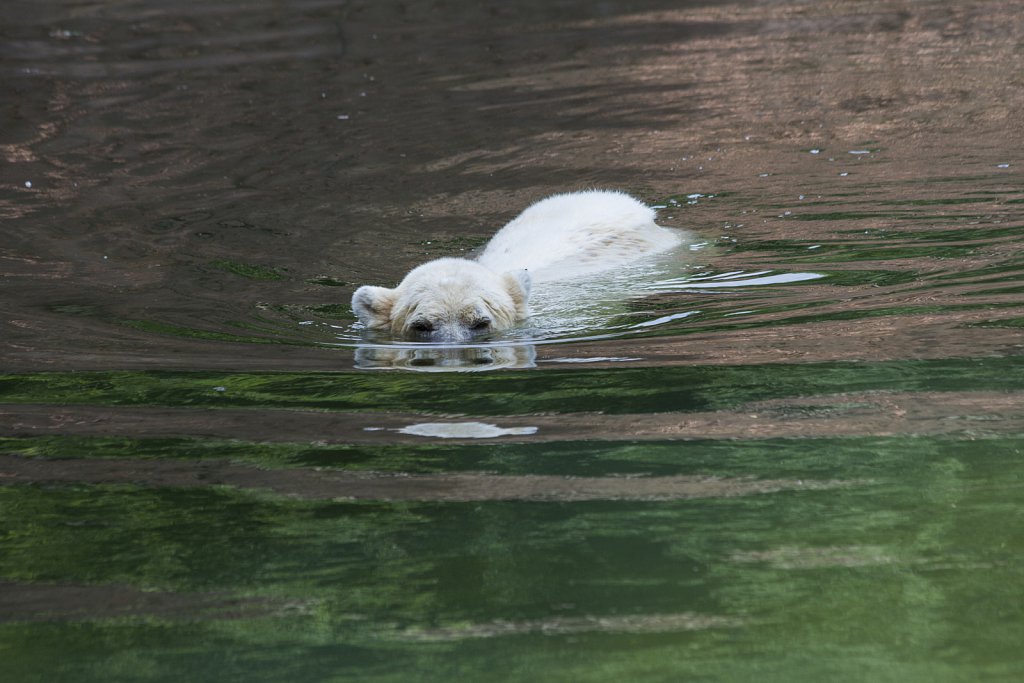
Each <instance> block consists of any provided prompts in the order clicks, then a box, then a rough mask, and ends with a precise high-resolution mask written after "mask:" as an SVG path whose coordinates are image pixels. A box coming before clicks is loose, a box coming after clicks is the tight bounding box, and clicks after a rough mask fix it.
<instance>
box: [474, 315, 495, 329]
mask: <svg viewBox="0 0 1024 683" xmlns="http://www.w3.org/2000/svg"><path fill="white" fill-rule="evenodd" d="M490 326H491V319H490V318H477V319H476V320H474V321H473V326H472V330H473V331H474V332H483V331H484V330H486V329H487V328H489V327H490Z"/></svg>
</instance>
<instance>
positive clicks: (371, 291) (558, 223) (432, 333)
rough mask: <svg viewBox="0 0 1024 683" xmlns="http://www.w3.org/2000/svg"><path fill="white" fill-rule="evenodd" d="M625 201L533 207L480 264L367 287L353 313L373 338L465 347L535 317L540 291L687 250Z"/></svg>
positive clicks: (427, 269) (564, 199) (619, 197)
mask: <svg viewBox="0 0 1024 683" xmlns="http://www.w3.org/2000/svg"><path fill="white" fill-rule="evenodd" d="M654 218H655V212H654V210H653V209H651V208H650V207H647V206H645V205H644V204H642V203H641V202H639V201H637V200H636V199H634V198H633V197H631V196H629V195H627V194H624V193H622V192H610V191H597V190H595V191H587V192H573V193H569V194H559V195H554V196H552V197H548V198H547V199H543V200H541V201H539V202H537V203H536V204H533V205H532V206H530V207H528V208H527V209H526V210H525V211H523V212H522V213H521V214H519V216H517V217H516V218H515V219H513V220H512V221H511V222H510V223H509V224H508V225H506V226H505V227H504V228H502V229H501V230H499V231H498V232H497V234H495V235H494V237H492V238H491V241H490V242H488V243H487V246H486V248H485V249H484V251H483V252H482V253H481V254H480V255H479V256H478V257H477V258H476V259H475V260H470V259H462V258H441V259H437V260H436V261H430V262H428V263H424V264H423V265H421V266H419V267H417V268H414V269H413V270H412V271H410V272H409V274H408V275H406V276H405V279H403V280H402V282H401V283H400V284H399V285H398V286H397V287H395V288H394V289H387V288H385V287H373V286H363V287H360V288H359V289H357V290H356V292H355V294H354V295H353V296H352V310H353V311H354V312H355V314H356V316H357V317H358V318H359V320H360V321H361V322H362V323H363V324H364V325H365V326H366V327H368V328H369V329H372V330H384V331H390V332H391V334H392V335H394V336H395V337H400V338H405V339H409V340H414V341H424V342H440V343H464V342H468V341H472V340H473V339H474V338H478V337H482V336H484V335H487V334H490V333H492V332H498V331H501V330H506V329H509V328H511V327H514V326H515V325H516V324H517V323H519V322H521V321H523V320H525V319H526V318H527V317H528V316H529V307H528V301H529V297H530V289H531V287H532V286H533V285H534V284H538V283H544V282H553V281H561V280H567V279H572V278H579V277H583V276H589V275H594V274H597V273H601V272H605V271H610V270H614V269H617V268H622V267H624V266H628V265H631V264H633V263H636V262H638V261H642V260H644V259H646V258H648V257H650V256H653V255H655V254H659V253H661V252H664V251H667V250H669V249H671V248H673V247H675V246H677V245H679V244H680V243H681V242H682V238H681V237H680V236H679V235H678V234H677V233H675V232H674V231H672V230H669V229H668V228H663V227H661V226H659V225H656V224H655V222H654Z"/></svg>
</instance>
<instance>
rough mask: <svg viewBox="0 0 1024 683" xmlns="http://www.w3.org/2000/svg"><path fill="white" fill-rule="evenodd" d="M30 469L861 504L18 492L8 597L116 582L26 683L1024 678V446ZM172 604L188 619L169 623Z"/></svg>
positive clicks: (5, 560)
mask: <svg viewBox="0 0 1024 683" xmlns="http://www.w3.org/2000/svg"><path fill="white" fill-rule="evenodd" d="M3 450H4V451H5V452H16V453H17V452H22V453H27V454H31V455H33V456H39V455H46V456H48V457H66V458H76V457H82V456H90V457H103V458H112V459H132V458H157V459H161V460H166V459H181V460H184V461H190V460H194V459H196V458H201V459H203V460H204V461H207V460H211V459H218V458H231V459H234V460H237V461H240V462H249V463H252V464H255V465H258V466H261V467H276V468H289V467H301V466H310V465H311V464H313V463H316V464H317V465H319V466H321V467H338V468H348V467H351V468H355V469H358V468H363V467H366V466H367V464H368V463H372V466H373V468H374V469H375V470H387V469H389V466H390V468H396V469H399V470H401V471H418V470H426V471H434V470H439V471H457V470H461V469H464V468H467V467H469V468H474V469H475V468H482V469H486V470H488V471H493V472H494V476H495V477H500V476H506V475H510V474H524V473H550V472H559V473H562V472H567V471H568V472H573V473H576V474H581V473H585V474H599V475H606V474H608V473H612V472H614V473H630V474H634V475H641V474H644V475H649V476H664V475H669V474H711V475H715V476H719V477H745V478H746V477H751V478H773V479H791V480H803V481H814V480H821V479H823V478H828V479H830V480H834V479H837V478H838V479H840V480H842V482H843V484H842V485H841V486H835V487H833V488H828V489H827V490H816V491H788V492H779V493H769V494H760V493H759V494H751V495H739V496H736V497H727V498H710V499H699V498H694V499H689V500H676V501H612V502H608V501H605V502H601V501H586V502H566V501H560V502H501V501H498V502H487V501H483V502H471V503H430V502H414V503H387V502H366V501H361V502H355V501H339V500H319V501H310V500H301V499H297V498H296V497H288V496H274V495H268V494H265V493H260V492H258V491H240V490H237V489H233V488H227V487H214V488H191V489H180V488H177V489H176V488H160V487H155V488H154V487H148V486H138V485H125V486H114V485H92V486H85V485H64V486H25V487H5V488H3V489H0V501H2V502H0V509H2V512H3V519H4V522H3V546H4V554H3V556H2V559H0V572H2V574H3V576H4V577H5V579H6V580H7V581H10V582H13V584H14V585H32V586H36V587H42V588H45V587H46V586H63V585H68V584H71V585H85V586H90V587H92V590H93V591H94V592H95V596H93V598H92V600H94V601H95V604H93V605H92V607H91V609H92V610H93V611H95V612H99V615H100V616H99V618H96V617H94V616H91V615H90V614H88V613H84V614H83V613H80V612H79V611H78V608H76V607H75V606H74V605H67V604H63V605H62V604H55V605H52V608H53V609H54V611H55V612H56V613H55V614H53V615H51V616H50V617H49V618H48V617H47V615H46V613H45V612H43V613H37V614H31V618H29V619H28V620H26V621H20V620H18V621H15V622H14V623H7V624H4V625H3V626H2V627H0V634H2V637H3V643H4V669H5V671H7V672H8V674H10V675H11V676H13V677H12V678H9V680H25V681H34V680H40V681H42V680H49V681H57V680H69V681H79V680H104V679H105V680H184V679H188V680H211V681H212V680H225V679H228V680H232V679H235V678H243V677H244V678H245V679H247V680H267V681H280V680H293V681H306V680H373V681H376V680H381V681H390V680H396V681H397V680H423V681H437V680H451V679H452V678H463V679H467V678H468V679H470V680H509V681H513V680H526V679H528V678H531V677H534V676H537V675H542V677H543V678H544V679H546V680H595V681H597V680H610V679H617V680H621V679H623V678H626V679H630V680H641V679H642V680H678V679H679V677H686V678H689V677H693V678H697V679H701V678H707V679H713V680H737V681H740V680H750V679H752V678H757V679H765V680H779V681H782V680H794V679H800V680H815V679H816V680H821V679H826V680H865V678H868V679H872V680H893V681H896V680H903V681H905V680H926V679H933V680H942V681H959V680H978V679H979V678H989V679H996V680H1012V679H1013V678H1015V677H1016V676H1019V675H1020V674H1021V673H1022V672H1024V669H1022V664H1021V660H1020V657H1019V644H1020V642H1021V639H1022V638H1024V622H1022V619H1021V616H1022V615H1021V611H1022V609H1024V608H1022V604H1021V601H1020V597H1021V586H1022V585H1024V575H1022V566H1024V563H1022V559H1024V541H1022V539H1024V515H1022V513H1021V509H1020V505H1019V502H1020V499H1021V494H1022V491H1024V440H1022V439H1021V438H1019V437H1012V438H1011V437H980V438H972V437H968V436H949V437H932V438H920V437H893V438H885V437H878V438H850V439H772V440H763V441H757V440H754V441H737V442H730V443H722V442H714V441H711V442H709V441H700V440H695V441H688V442H678V443H667V442H651V443H643V444H639V443H629V444H620V445H610V444H601V443H564V444H558V445H556V446H553V447H536V446H530V445H527V444H523V445H505V446H501V447H500V448H498V449H485V448H480V447H477V446H454V447H447V448H437V447H432V448H402V447H384V448H377V449H368V450H366V451H360V449H356V448H351V447H337V448H330V447H320V448H317V447H311V446H309V445H308V444H306V445H303V446H295V445H277V446H268V445H266V444H248V443H244V442H223V443H206V442H202V441H199V442H190V441H180V440H179V441H158V442H155V443H153V442H150V441H148V440H137V441H120V442H116V443H112V442H111V441H110V440H103V439H96V440H90V439H59V438H58V439H31V438H26V439H8V440H6V441H5V442H4V443H3ZM111 586H114V587H120V586H130V587H132V588H133V589H134V590H137V591H140V592H141V593H140V595H139V596H137V597H136V599H135V604H136V606H135V607H134V608H131V609H127V610H126V613H124V614H118V613H117V610H118V608H122V609H123V608H124V607H123V605H119V604H116V603H114V604H112V603H108V602H107V601H106V599H105V596H104V594H105V592H106V591H107V590H108V589H109V588H108V587H111ZM154 595H157V596H170V597H165V598H164V600H163V601H162V602H160V603H159V604H152V605H151V604H150V603H147V598H151V597H152V596H154ZM90 602H91V601H90ZM224 602H228V604H226V605H225V604H221V603H224ZM146 605H150V606H149V609H150V610H152V611H153V612H154V613H148V614H147V613H146V611H147V608H146ZM16 614H18V616H22V617H26V616H30V613H27V612H22V613H20V614H19V613H18V612H16ZM539 672H543V673H539Z"/></svg>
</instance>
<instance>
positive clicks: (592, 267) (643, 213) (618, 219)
mask: <svg viewBox="0 0 1024 683" xmlns="http://www.w3.org/2000/svg"><path fill="white" fill-rule="evenodd" d="M654 217H655V212H654V210H653V209H651V208H650V207H647V206H645V205H644V204H642V203H640V202H639V201H637V200H636V199H634V198H633V197H630V196H629V195H627V194H625V193H622V192H609V191H590V192H574V193H571V194H559V195H554V196H552V197H548V198H547V199H544V200H542V201H539V202H537V203H536V204H534V205H532V206H530V207H529V208H527V209H526V210H525V211H523V212H522V213H521V214H519V216H517V217H516V218H515V219H513V220H512V221H511V222H510V223H508V225H506V226H505V227H504V228H502V229H501V230H499V231H498V232H497V234H495V235H494V237H493V238H492V239H491V241H490V242H488V244H487V247H486V248H485V249H484V251H483V253H482V254H480V256H479V257H478V259H477V260H478V262H479V263H480V264H481V265H483V266H485V267H487V268H490V269H491V270H494V271H497V272H503V271H510V270H520V269H523V268H525V269H527V270H528V271H529V273H530V277H531V278H532V279H533V281H534V282H544V281H547V280H555V279H564V278H566V277H574V276H578V275H586V274H590V273H596V272H600V271H602V270H608V269H611V268H616V267H620V266H624V265H628V264H629V263H631V262H634V261H637V260H639V259H642V258H644V257H645V256H648V255H651V254H655V253H658V252H661V251H666V250H668V249H671V248H672V247H674V246H676V245H678V244H679V243H680V242H682V238H681V237H680V236H679V235H677V234H676V233H675V232H673V231H671V230H668V229H666V228H663V227H661V226H659V225H656V224H655V222H654Z"/></svg>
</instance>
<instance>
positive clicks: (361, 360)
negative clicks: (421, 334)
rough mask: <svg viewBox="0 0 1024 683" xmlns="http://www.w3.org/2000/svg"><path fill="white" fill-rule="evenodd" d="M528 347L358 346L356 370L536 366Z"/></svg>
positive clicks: (533, 352) (477, 369)
mask: <svg viewBox="0 0 1024 683" xmlns="http://www.w3.org/2000/svg"><path fill="white" fill-rule="evenodd" d="M536 358H537V350H536V348H535V347H534V346H533V345H531V344H515V345H507V346H505V345H502V346H497V345H495V346H491V345H478V346H427V345H422V346H359V347H357V348H356V354H355V366H356V367H357V368H360V369H363V370H414V371H417V372H481V371H486V370H502V369H509V368H532V367H535V366H536Z"/></svg>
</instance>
